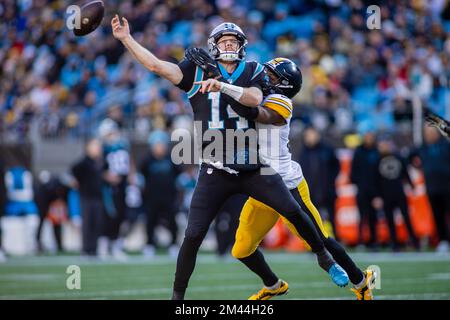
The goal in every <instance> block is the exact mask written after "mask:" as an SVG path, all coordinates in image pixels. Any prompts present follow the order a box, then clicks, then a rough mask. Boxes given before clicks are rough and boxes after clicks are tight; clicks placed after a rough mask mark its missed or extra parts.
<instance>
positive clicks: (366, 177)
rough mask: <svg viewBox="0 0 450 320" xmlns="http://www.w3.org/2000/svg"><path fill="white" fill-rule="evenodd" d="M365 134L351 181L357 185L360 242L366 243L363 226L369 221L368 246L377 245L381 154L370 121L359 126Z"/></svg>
mask: <svg viewBox="0 0 450 320" xmlns="http://www.w3.org/2000/svg"><path fill="white" fill-rule="evenodd" d="M359 129H360V132H361V134H362V135H363V143H362V145H360V146H359V147H357V148H356V150H355V153H354V155H353V160H352V166H351V173H350V181H351V182H352V183H353V184H355V185H356V187H357V189H358V191H357V194H356V203H357V206H358V211H359V217H360V218H359V228H358V243H359V244H360V245H361V244H363V243H364V239H363V226H364V223H366V222H368V224H369V231H370V239H369V243H368V247H369V248H372V249H375V248H376V247H377V234H376V226H377V221H378V219H377V210H380V209H381V207H382V203H381V202H380V198H379V193H380V190H378V188H377V176H378V167H377V164H378V161H379V158H380V154H379V152H378V149H377V145H376V135H375V130H374V128H373V127H372V126H371V125H370V124H369V123H362V125H361V127H360V128H359Z"/></svg>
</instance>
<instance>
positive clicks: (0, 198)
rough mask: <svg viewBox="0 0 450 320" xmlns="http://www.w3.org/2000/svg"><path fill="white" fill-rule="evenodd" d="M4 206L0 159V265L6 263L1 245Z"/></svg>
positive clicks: (3, 180) (2, 168) (0, 161)
mask: <svg viewBox="0 0 450 320" xmlns="http://www.w3.org/2000/svg"><path fill="white" fill-rule="evenodd" d="M5 205H6V187H5V164H4V163H3V161H2V159H1V158H0V263H2V262H5V261H6V255H5V252H4V251H3V244H2V223H1V222H2V216H3V214H4V211H5Z"/></svg>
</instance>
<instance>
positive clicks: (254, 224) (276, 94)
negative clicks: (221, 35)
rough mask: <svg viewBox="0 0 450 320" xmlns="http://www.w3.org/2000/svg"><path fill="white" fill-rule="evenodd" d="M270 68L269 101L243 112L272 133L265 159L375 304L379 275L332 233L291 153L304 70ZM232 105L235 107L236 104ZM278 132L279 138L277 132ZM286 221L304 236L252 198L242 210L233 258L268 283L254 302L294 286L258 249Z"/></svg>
mask: <svg viewBox="0 0 450 320" xmlns="http://www.w3.org/2000/svg"><path fill="white" fill-rule="evenodd" d="M264 66H265V68H266V71H267V74H268V77H269V82H268V86H267V87H266V88H265V90H263V92H264V97H265V98H264V101H263V103H262V105H261V106H260V107H258V108H256V109H255V110H257V111H256V112H253V111H248V110H246V111H247V112H245V111H244V112H240V111H241V110H240V111H237V112H238V114H241V115H242V116H245V117H248V118H249V119H252V120H256V121H257V128H258V129H266V130H269V131H270V132H267V133H266V134H263V135H262V136H261V137H267V140H266V141H263V139H262V138H261V139H260V140H259V142H260V148H259V152H260V155H261V157H262V158H263V159H264V160H265V161H266V162H267V163H269V164H270V165H271V166H272V167H273V168H276V170H277V171H278V173H279V174H280V175H281V177H282V178H283V181H284V183H285V184H286V186H287V188H288V189H289V190H290V193H291V194H292V196H293V197H294V198H295V199H296V201H297V202H298V204H299V205H300V206H301V207H302V209H303V210H304V211H305V212H306V213H307V214H308V216H309V218H310V219H311V221H312V222H313V223H314V225H315V227H316V229H317V231H318V232H319V234H320V236H321V238H322V240H323V242H324V244H325V247H326V248H327V250H328V251H329V252H330V253H331V254H332V255H333V258H334V259H335V260H336V261H337V262H338V263H339V265H341V266H342V267H343V268H344V270H345V271H346V272H347V273H348V275H349V278H350V280H351V282H352V283H353V284H354V288H352V289H351V290H352V291H353V292H354V293H355V294H356V296H357V299H358V300H372V299H373V295H372V290H371V285H372V284H373V283H374V281H375V277H376V275H375V273H374V272H373V271H372V270H369V269H368V270H366V271H362V270H360V269H359V268H358V267H357V266H356V265H355V263H354V262H353V261H352V259H351V258H350V257H349V256H348V254H347V253H346V252H345V250H344V248H343V247H342V246H341V245H340V244H339V242H337V241H336V240H335V239H333V238H332V237H330V236H329V235H328V233H327V232H326V230H325V228H324V226H323V223H322V219H321V217H320V214H319V212H318V210H317V209H316V207H315V206H314V204H313V202H312V201H311V198H310V193H309V188H308V183H307V182H306V179H305V177H304V176H303V172H302V168H301V166H300V165H299V164H298V163H297V162H295V161H293V160H292V155H291V153H290V151H289V147H288V143H289V130H290V128H289V124H290V120H291V117H292V108H293V107H292V100H291V99H292V98H293V97H294V96H295V95H296V94H297V93H298V92H299V91H300V88H301V85H302V75H301V72H300V69H299V68H298V67H297V65H296V64H295V63H294V62H292V61H291V60H289V59H286V58H276V59H273V60H270V61H268V62H266V63H264ZM231 106H232V108H234V107H235V106H234V103H232V104H231ZM249 110H250V109H249ZM273 132H274V133H275V134H272V133H273ZM275 139H279V140H280V141H281V144H280V146H279V147H280V151H279V152H278V153H275V154H273V151H274V150H273V147H272V146H274V145H276V142H275ZM312 178H313V179H314V178H315V177H314V176H313V177H312ZM280 217H281V219H282V220H283V222H284V223H285V224H286V225H287V226H288V228H289V229H290V230H291V232H292V233H294V234H295V235H296V236H298V237H300V235H299V234H298V232H297V231H296V230H295V228H293V226H292V224H291V223H290V222H289V221H287V220H286V219H285V218H284V217H282V216H281V215H280V214H279V212H277V211H276V210H274V209H273V208H271V207H269V206H267V205H265V204H264V203H261V202H260V201H258V200H256V199H253V198H249V199H248V200H247V202H246V203H245V205H244V207H243V208H242V211H241V217H240V224H239V227H238V230H237V232H236V242H235V244H234V246H233V250H232V254H233V256H234V257H235V258H237V259H239V260H240V261H241V262H243V263H244V264H246V265H247V267H249V269H250V270H252V271H253V272H255V273H256V274H257V275H259V277H260V278H261V279H262V281H263V283H264V285H265V287H263V288H262V289H261V290H260V291H259V292H258V293H256V294H255V295H252V296H251V297H250V298H249V299H250V300H267V299H270V298H272V297H273V296H277V295H282V294H285V293H287V291H288V284H287V283H286V282H285V281H283V280H281V279H279V278H278V277H277V276H276V275H275V274H274V273H273V271H272V270H271V269H270V267H269V266H268V264H267V263H266V261H265V260H264V257H263V255H262V253H261V252H260V251H259V250H258V246H259V244H260V243H261V241H262V240H263V238H264V236H265V235H266V234H267V233H268V232H269V231H270V229H272V227H273V226H274V225H275V223H276V222H277V221H278V219H279V218H280Z"/></svg>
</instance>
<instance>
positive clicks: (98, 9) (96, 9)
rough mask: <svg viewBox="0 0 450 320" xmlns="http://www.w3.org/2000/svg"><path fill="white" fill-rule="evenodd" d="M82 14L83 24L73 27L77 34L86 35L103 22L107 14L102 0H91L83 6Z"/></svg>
mask: <svg viewBox="0 0 450 320" xmlns="http://www.w3.org/2000/svg"><path fill="white" fill-rule="evenodd" d="M80 14H81V17H80V18H81V19H80V21H81V26H80V28H75V29H73V33H74V34H75V35H76V36H85V35H87V34H89V33H91V32H92V31H94V30H95V29H97V27H98V26H99V25H100V23H101V22H102V20H103V16H104V14H105V5H104V4H103V1H101V0H96V1H91V2H89V3H86V4H85V5H84V6H82V7H81V10H80Z"/></svg>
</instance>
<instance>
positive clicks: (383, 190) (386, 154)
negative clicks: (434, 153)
mask: <svg viewBox="0 0 450 320" xmlns="http://www.w3.org/2000/svg"><path fill="white" fill-rule="evenodd" d="M378 150H379V152H380V159H379V161H378V171H377V172H378V182H377V188H378V190H379V191H380V195H381V200H382V202H383V209H384V214H385V216H386V220H387V223H388V226H389V234H390V240H391V248H392V250H393V251H398V250H399V248H400V247H399V243H398V239H397V230H396V225H395V217H394V210H395V209H400V212H401V214H402V217H403V222H404V223H405V225H406V228H407V230H408V234H409V239H410V242H411V244H412V245H413V246H414V248H416V249H417V250H419V248H420V247H419V240H418V239H417V237H416V234H415V232H414V229H413V227H412V224H411V219H410V216H409V208H408V202H407V200H406V194H405V191H404V189H403V184H404V183H407V184H408V185H409V186H410V188H411V189H412V190H414V185H413V183H412V181H411V178H410V176H409V173H408V169H407V167H406V162H405V159H403V158H402V157H401V156H400V155H399V154H397V153H395V146H394V142H393V141H392V140H391V138H390V137H388V136H384V137H382V138H380V139H379V142H378ZM378 201H379V200H378Z"/></svg>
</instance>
